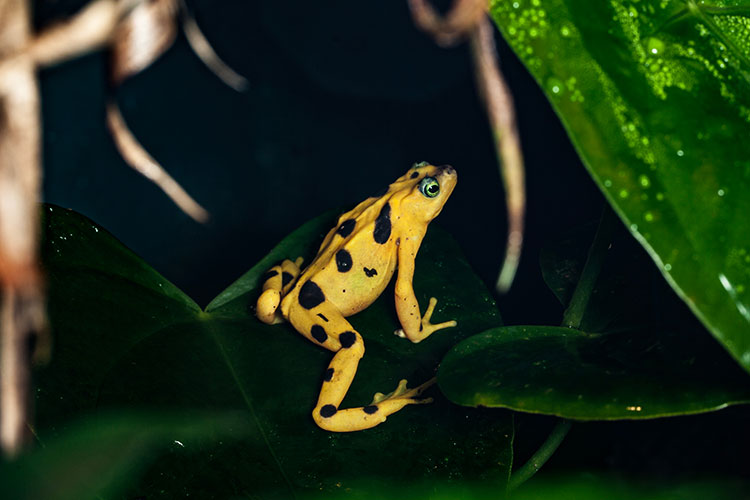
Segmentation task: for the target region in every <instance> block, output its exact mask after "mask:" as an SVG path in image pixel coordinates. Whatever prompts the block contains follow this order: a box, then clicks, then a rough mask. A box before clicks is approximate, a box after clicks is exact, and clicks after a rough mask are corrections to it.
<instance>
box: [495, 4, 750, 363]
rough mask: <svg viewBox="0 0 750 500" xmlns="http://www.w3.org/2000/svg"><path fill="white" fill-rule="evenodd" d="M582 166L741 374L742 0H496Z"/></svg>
mask: <svg viewBox="0 0 750 500" xmlns="http://www.w3.org/2000/svg"><path fill="white" fill-rule="evenodd" d="M491 14H492V17H493V18H494V20H495V22H496V23H497V25H498V27H499V28H500V31H501V32H502V34H503V36H504V37H505V39H506V40H507V41H508V43H509V44H510V45H511V47H512V48H513V49H514V50H515V52H516V53H517V54H518V55H519V56H520V58H521V59H522V60H523V61H524V63H525V64H526V66H527V67H528V68H529V70H530V71H531V72H532V74H533V75H534V77H535V78H536V80H537V81H538V82H539V84H540V85H541V86H542V88H543V89H544V91H545V92H546V94H547V96H548V97H549V99H550V101H551V103H552V105H553V107H554V108H555V110H556V111H557V113H558V115H559V116H560V118H561V120H562V122H563V124H564V126H565V127H566V129H567V131H568V133H569V135H570V137H571V139H572V140H573V143H574V144H575V146H576V148H577V149H578V152H579V153H580V155H581V157H582V159H583V161H584V164H585V165H586V167H587V168H588V169H589V171H590V173H591V174H592V176H593V178H594V180H595V181H596V182H597V183H598V184H599V186H600V187H601V189H602V191H603V192H604V194H605V196H606V197H607V199H608V200H609V202H610V203H611V204H612V206H613V207H614V208H615V210H616V211H617V213H618V214H619V215H620V217H621V218H622V219H623V221H625V223H626V224H627V225H628V227H629V228H630V230H631V232H632V234H633V235H635V237H636V238H637V239H638V240H639V241H640V242H641V244H642V245H643V246H644V247H645V248H646V249H647V250H648V252H649V253H650V255H651V257H652V258H653V260H654V262H656V264H657V265H658V266H659V268H660V270H661V271H662V273H663V274H664V276H665V277H666V279H667V281H668V282H669V283H670V284H671V285H672V287H673V288H674V289H675V290H676V291H677V293H678V294H680V296H681V297H682V299H683V300H684V301H685V302H686V303H687V304H688V305H689V306H690V307H691V309H692V310H693V312H694V313H695V314H696V315H697V316H698V317H699V318H700V319H701V321H703V323H704V324H705V325H706V326H707V327H708V328H709V330H710V331H711V332H712V333H713V334H714V335H715V336H716V337H717V338H718V339H719V340H720V341H721V342H722V343H723V344H724V346H725V347H726V348H727V349H728V350H729V352H731V354H732V355H733V356H734V357H735V358H736V359H737V360H738V361H739V362H740V363H741V364H742V365H743V366H744V367H745V368H746V369H750V231H748V225H747V221H746V219H747V214H749V213H750V160H749V159H748V146H747V141H745V140H744V139H743V138H745V137H747V134H748V132H749V131H750V123H749V120H750V85H749V84H748V81H749V80H750V45H749V44H748V40H750V17H749V16H750V3H748V2H746V1H739V0H734V1H733V0H728V1H722V0H719V1H715V2H710V1H708V2H696V1H693V0H686V1H677V0H673V1H665V0H613V1H609V2H591V1H588V0H509V1H505V0H496V1H493V2H492V8H491Z"/></svg>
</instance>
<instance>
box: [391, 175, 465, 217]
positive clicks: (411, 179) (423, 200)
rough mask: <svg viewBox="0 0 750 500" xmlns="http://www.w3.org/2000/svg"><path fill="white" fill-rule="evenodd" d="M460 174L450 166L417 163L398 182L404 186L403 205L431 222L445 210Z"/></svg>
mask: <svg viewBox="0 0 750 500" xmlns="http://www.w3.org/2000/svg"><path fill="white" fill-rule="evenodd" d="M457 181H458V174H456V170H455V169H454V168H453V167H451V166H450V165H441V166H435V165H432V164H431V163H429V162H426V161H423V162H420V163H415V164H414V166H413V167H412V168H410V169H409V171H408V172H406V174H404V175H403V176H402V177H401V178H400V179H399V180H398V181H397V182H398V184H402V186H403V187H402V188H401V189H400V190H401V191H402V192H403V193H404V196H403V199H402V201H401V203H402V205H403V206H404V207H405V208H406V209H407V210H408V211H409V212H410V213H412V214H414V215H415V216H417V217H418V218H419V219H422V220H424V221H426V222H428V221H431V220H432V219H434V218H435V217H437V215H438V214H439V213H440V211H441V210H442V209H443V205H445V202H446V201H448V198H449V197H450V195H451V193H452V192H453V188H455V187H456V182H457Z"/></svg>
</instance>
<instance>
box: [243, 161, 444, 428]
mask: <svg viewBox="0 0 750 500" xmlns="http://www.w3.org/2000/svg"><path fill="white" fill-rule="evenodd" d="M456 181H457V175H456V171H455V170H454V169H453V167H451V166H449V165H444V166H439V167H437V166H434V165H431V164H429V163H428V162H421V163H417V164H415V165H414V166H413V167H412V168H411V169H409V171H408V172H407V173H406V174H404V175H403V176H401V177H399V178H398V179H396V181H395V182H394V183H393V184H391V185H390V186H389V187H388V190H387V191H386V193H385V194H384V195H382V196H379V197H373V198H368V199H366V200H365V201H363V202H362V203H360V204H359V205H357V206H356V207H355V208H354V209H353V210H351V211H349V212H346V213H345V214H343V215H341V216H340V217H339V219H338V222H337V225H336V227H335V228H333V229H331V231H330V232H329V233H328V235H327V236H326V237H325V239H324V240H323V244H322V245H321V246H320V250H318V254H317V256H316V257H315V259H314V260H313V261H312V263H311V264H310V265H309V266H307V268H306V269H305V271H304V272H303V273H302V274H301V275H300V265H301V264H302V259H301V258H300V259H297V260H296V261H295V262H292V261H291V260H285V261H283V262H282V263H281V264H278V265H276V266H274V267H273V268H272V269H271V270H270V271H268V272H267V273H266V274H265V276H264V277H263V279H264V283H263V292H262V294H261V296H260V297H259V298H258V303H257V309H256V314H257V316H258V318H259V319H260V320H261V321H263V322H264V323H268V324H272V323H276V322H279V321H282V317H283V319H286V320H287V321H289V322H290V323H291V324H292V326H293V327H294V328H295V329H296V330H297V331H298V332H299V333H301V334H302V335H304V336H305V337H307V338H308V339H309V340H310V341H312V342H314V343H316V344H318V345H321V346H323V347H325V348H326V349H329V350H331V351H333V352H335V353H336V354H335V355H334V356H333V360H332V361H331V364H330V365H329V366H328V370H326V372H325V375H324V377H323V380H324V381H323V387H322V388H321V390H320V396H319V397H318V404H317V406H316V407H315V409H314V410H313V419H314V420H315V423H316V424H318V426H320V427H321V428H323V429H326V430H329V431H335V432H350V431H358V430H362V429H369V428H371V427H374V426H376V425H378V424H380V423H382V422H384V421H385V419H386V417H388V415H390V414H392V413H394V412H397V411H398V410H400V409H401V408H403V407H404V406H406V405H408V404H420V403H429V402H430V401H432V399H430V398H428V399H423V398H420V397H419V396H420V395H421V394H422V392H423V391H424V390H425V389H426V388H427V387H429V386H430V385H432V384H433V383H434V379H432V380H430V381H428V382H426V383H424V384H422V385H421V386H419V387H416V388H414V389H407V387H406V380H402V381H401V382H399V384H398V387H397V388H396V390H395V391H393V392H391V393H390V394H387V395H384V394H381V393H377V394H376V395H375V397H374V399H373V401H372V403H370V404H369V405H367V406H363V407H359V408H347V409H341V408H339V404H341V401H342V400H343V399H344V396H345V395H346V393H347V391H348V390H349V386H350V385H351V383H352V380H353V379H354V375H355V373H356V371H357V366H358V365H359V360H360V359H361V358H362V356H363V355H364V353H365V346H364V342H363V340H362V337H361V336H360V334H359V333H358V332H357V331H356V330H354V328H353V327H352V325H351V324H349V322H348V321H347V320H346V319H345V318H346V317H347V316H351V315H352V314H355V313H357V312H359V311H362V310H363V309H365V308H367V307H368V306H369V305H370V304H372V303H373V302H374V301H375V299H377V298H378V296H379V295H380V294H381V293H382V292H383V290H384V289H385V287H386V286H387V285H388V282H390V280H391V277H392V276H393V274H394V273H396V271H397V270H398V273H397V276H396V292H395V296H396V312H397V313H398V318H399V322H400V323H401V328H400V329H399V330H397V331H396V332H395V333H396V335H399V336H400V337H406V338H408V339H409V340H411V341H412V342H415V343H416V342H421V341H422V340H424V339H425V338H427V337H429V336H430V335H431V334H432V333H433V332H435V331H436V330H440V329H442V328H448V327H452V326H456V322H455V321H446V322H444V323H438V324H433V323H430V318H431V317H432V313H433V311H434V310H435V305H436V304H437V300H436V299H435V298H434V297H433V298H431V299H430V303H429V305H428V306H427V310H426V311H425V313H424V316H422V315H421V314H420V310H419V303H418V302H417V298H416V297H415V295H414V288H413V286H412V279H413V277H414V259H415V257H416V255H417V251H418V250H419V246H420V244H421V243H422V239H423V238H424V235H425V232H426V231H427V225H428V224H429V223H430V221H431V220H432V219H434V218H435V217H437V215H438V214H439V213H440V210H442V208H443V205H444V204H445V202H446V201H447V200H448V197H449V196H450V195H451V193H452V192H453V188H454V187H455V186H456ZM298 277H299V279H297V278H298ZM279 304H281V308H280V311H279Z"/></svg>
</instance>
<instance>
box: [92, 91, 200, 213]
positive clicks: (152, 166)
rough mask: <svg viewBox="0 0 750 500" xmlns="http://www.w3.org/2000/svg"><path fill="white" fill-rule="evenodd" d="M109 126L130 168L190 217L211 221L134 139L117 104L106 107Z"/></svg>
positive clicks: (112, 103) (111, 103)
mask: <svg viewBox="0 0 750 500" xmlns="http://www.w3.org/2000/svg"><path fill="white" fill-rule="evenodd" d="M107 126H108V127H109V131H110V133H111V134H112V138H113V139H114V140H115V145H116V146H117V150H118V151H119V152H120V154H121V155H122V157H123V158H124V159H125V161H126V162H127V163H128V165H130V166H131V167H133V168H134V169H135V170H136V171H138V172H139V173H140V174H141V175H143V176H144V177H145V178H147V179H149V180H150V181H151V182H153V183H154V184H156V185H157V186H159V188H161V190H162V191H164V194H166V195H167V196H169V198H170V199H171V200H172V201H174V202H175V204H176V205H177V206H178V207H180V209H182V211H183V212H185V213H186V214H188V215H189V216H190V217H192V218H193V219H195V220H197V221H199V222H205V221H207V220H208V217H209V215H208V212H207V211H206V210H205V209H204V208H203V207H202V206H200V205H199V204H198V203H197V202H196V201H195V200H193V198H192V197H191V196H190V195H189V194H188V193H187V192H186V191H185V190H184V189H183V188H182V186H180V185H179V184H178V183H177V181H175V180H174V179H173V178H172V176H170V175H169V173H167V171H166V170H164V169H163V168H162V166H161V165H159V163H158V162H157V161H156V160H154V159H153V158H152V157H151V155H150V154H148V151H146V150H145V149H144V147H143V146H141V144H140V143H139V142H138V140H137V139H136V138H135V137H134V136H133V134H132V133H131V132H130V129H129V128H128V126H127V124H126V123H125V120H123V118H122V115H121V114H120V109H119V108H118V107H117V103H116V102H114V101H110V102H109V103H108V104H107Z"/></svg>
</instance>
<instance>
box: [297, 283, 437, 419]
mask: <svg viewBox="0 0 750 500" xmlns="http://www.w3.org/2000/svg"><path fill="white" fill-rule="evenodd" d="M311 290H312V292H315V293H309V292H310V291H311ZM300 294H301V296H302V297H303V299H302V300H299V299H298V300H295V301H294V303H292V304H291V305H290V306H289V313H288V319H289V322H290V323H291V324H292V326H294V328H295V329H296V330H297V331H298V332H300V333H302V335H304V336H305V337H307V338H308V339H309V340H310V341H312V342H314V343H316V344H318V345H320V346H322V347H325V348H326V349H329V350H331V351H333V352H335V354H334V356H333V360H331V363H330V364H329V365H328V369H327V370H326V372H325V374H324V376H323V385H322V387H321V389H320V395H319V396H318V404H317V405H316V406H315V409H314V410H313V413H312V416H313V420H314V421H315V423H316V424H318V426H319V427H321V428H322V429H325V430H328V431H333V432H351V431H358V430H363V429H369V428H371V427H375V426H376V425H378V424H380V423H383V422H385V419H386V418H387V417H388V415H391V414H392V413H395V412H397V411H398V410H400V409H401V408H403V407H404V406H406V405H409V404H421V403H428V402H430V401H431V399H423V398H420V396H421V394H422V392H423V391H424V390H425V389H426V388H427V387H429V385H431V383H432V381H430V382H429V383H427V384H423V385H422V386H419V387H417V388H415V389H407V388H406V381H405V380H404V381H402V382H401V383H400V384H399V386H398V387H397V389H396V390H395V391H393V392H392V393H390V394H388V395H385V396H384V395H383V394H380V393H378V394H376V395H375V398H374V399H373V401H372V402H371V403H370V404H369V405H367V406H360V407H355V408H346V409H342V408H339V405H340V404H341V401H343V399H344V396H346V393H347V392H348V391H349V387H350V386H351V383H352V381H353V380H354V375H355V374H356V372H357V367H358V366H359V360H360V359H362V356H363V355H364V353H365V344H364V341H363V340H362V336H361V335H360V334H359V333H358V332H357V331H356V330H355V329H354V328H353V327H352V325H351V324H350V323H349V322H348V321H347V320H346V319H345V318H344V316H343V315H342V314H341V313H340V312H339V311H338V310H337V309H336V308H335V307H334V306H333V305H332V304H331V303H329V302H326V301H325V300H324V297H323V293H322V292H321V291H320V288H318V287H317V285H315V284H314V283H313V282H312V281H310V282H308V283H305V284H304V285H303V286H302V287H301V289H300ZM311 297H313V298H315V300H311ZM290 298H291V297H290ZM307 306H310V307H307Z"/></svg>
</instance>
